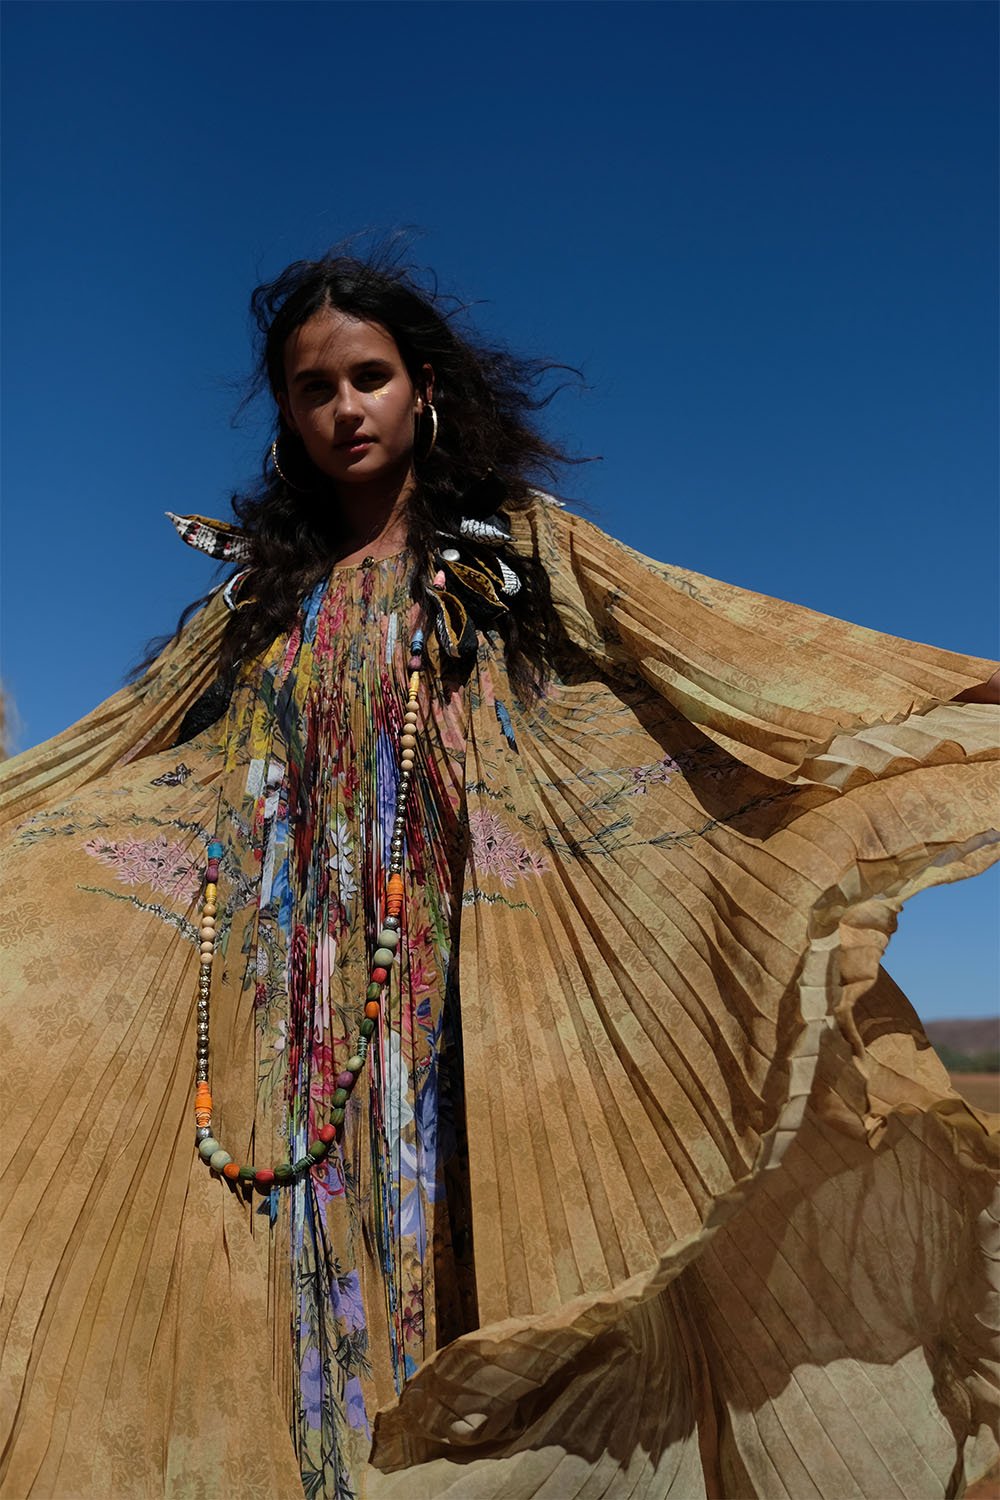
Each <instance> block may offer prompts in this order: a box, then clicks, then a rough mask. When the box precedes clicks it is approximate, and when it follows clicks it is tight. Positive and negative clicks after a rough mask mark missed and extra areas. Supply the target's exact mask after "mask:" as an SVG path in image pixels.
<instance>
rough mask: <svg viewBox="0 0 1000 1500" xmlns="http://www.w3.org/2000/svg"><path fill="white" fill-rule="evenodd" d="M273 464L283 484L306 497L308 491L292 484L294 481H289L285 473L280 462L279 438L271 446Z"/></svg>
mask: <svg viewBox="0 0 1000 1500" xmlns="http://www.w3.org/2000/svg"><path fill="white" fill-rule="evenodd" d="M271 462H272V464H273V465H274V472H275V473H276V474H277V476H278V478H279V479H280V480H281V481H282V483H283V484H287V485H288V488H289V489H290V490H297V491H298V493H299V494H300V495H305V494H306V493H307V491H306V490H304V489H303V488H302V486H301V484H293V483H292V481H291V480H290V479H289V477H288V475H287V474H286V473H285V471H284V469H283V468H282V467H281V465H280V463H279V462H278V439H277V438H275V440H274V442H273V443H272V444H271Z"/></svg>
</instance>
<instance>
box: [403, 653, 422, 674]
mask: <svg viewBox="0 0 1000 1500" xmlns="http://www.w3.org/2000/svg"><path fill="white" fill-rule="evenodd" d="M422 666H423V661H422V660H421V658H420V657H419V656H411V657H410V660H409V661H408V662H407V668H408V669H409V671H411V672H419V671H420V668H421V667H422Z"/></svg>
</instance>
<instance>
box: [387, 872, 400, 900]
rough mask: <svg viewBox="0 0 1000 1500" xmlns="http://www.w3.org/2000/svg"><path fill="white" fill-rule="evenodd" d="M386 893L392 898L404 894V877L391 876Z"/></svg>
mask: <svg viewBox="0 0 1000 1500" xmlns="http://www.w3.org/2000/svg"><path fill="white" fill-rule="evenodd" d="M386 891H387V892H388V894H389V895H390V896H401V895H402V894H403V877H402V875H390V876H389V882H388V884H387V885H386Z"/></svg>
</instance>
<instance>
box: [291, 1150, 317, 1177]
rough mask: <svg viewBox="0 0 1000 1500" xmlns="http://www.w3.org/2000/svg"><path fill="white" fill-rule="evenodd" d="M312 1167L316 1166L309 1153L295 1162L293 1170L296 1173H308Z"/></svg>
mask: <svg viewBox="0 0 1000 1500" xmlns="http://www.w3.org/2000/svg"><path fill="white" fill-rule="evenodd" d="M312 1166H315V1162H314V1161H313V1158H312V1157H311V1156H310V1155H309V1154H308V1152H307V1153H306V1155H305V1156H300V1157H299V1159H298V1161H297V1162H295V1164H294V1166H293V1168H292V1170H293V1171H294V1172H308V1170H309V1168H310V1167H312Z"/></svg>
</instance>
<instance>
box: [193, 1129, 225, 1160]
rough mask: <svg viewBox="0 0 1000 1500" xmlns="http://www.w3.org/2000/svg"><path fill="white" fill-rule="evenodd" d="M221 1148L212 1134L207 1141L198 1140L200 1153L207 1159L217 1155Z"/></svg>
mask: <svg viewBox="0 0 1000 1500" xmlns="http://www.w3.org/2000/svg"><path fill="white" fill-rule="evenodd" d="M221 1150H222V1147H221V1146H220V1145H219V1143H218V1141H217V1140H216V1139H215V1137H214V1136H212V1135H210V1136H209V1137H208V1140H207V1141H199V1142H198V1155H199V1156H203V1157H204V1158H205V1160H206V1161H209V1160H210V1159H211V1158H212V1157H213V1156H214V1155H215V1153H216V1151H221Z"/></svg>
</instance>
